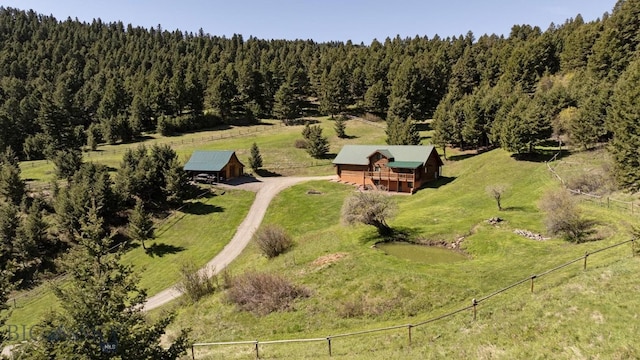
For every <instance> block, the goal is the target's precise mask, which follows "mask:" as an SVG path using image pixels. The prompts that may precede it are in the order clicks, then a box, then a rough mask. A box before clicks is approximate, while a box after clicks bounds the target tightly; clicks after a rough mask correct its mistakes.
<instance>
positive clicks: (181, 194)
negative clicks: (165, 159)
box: [162, 158, 189, 207]
mask: <svg viewBox="0 0 640 360" xmlns="http://www.w3.org/2000/svg"><path fill="white" fill-rule="evenodd" d="M165 171H166V174H167V175H166V176H165V183H164V186H163V187H162V190H163V191H164V193H165V194H166V199H167V203H168V204H170V205H172V206H176V207H177V206H180V205H182V202H183V201H184V199H186V198H187V192H188V188H187V185H188V183H189V179H188V176H187V172H186V171H184V169H183V167H182V164H181V163H180V162H179V161H178V159H177V158H173V159H171V160H170V161H169V165H168V169H167V170H165Z"/></svg>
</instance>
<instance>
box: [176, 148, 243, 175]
mask: <svg viewBox="0 0 640 360" xmlns="http://www.w3.org/2000/svg"><path fill="white" fill-rule="evenodd" d="M233 154H234V152H233V151H230V150H220V151H194V152H193V154H191V158H190V159H189V161H188V162H187V163H186V164H185V165H184V170H185V171H202V172H206V171H220V170H222V168H224V167H225V165H227V164H228V163H229V160H231V156H233Z"/></svg>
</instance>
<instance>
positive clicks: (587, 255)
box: [582, 251, 589, 270]
mask: <svg viewBox="0 0 640 360" xmlns="http://www.w3.org/2000/svg"><path fill="white" fill-rule="evenodd" d="M588 257H589V253H588V252H586V251H585V253H584V267H583V269H582V270H587V258H588Z"/></svg>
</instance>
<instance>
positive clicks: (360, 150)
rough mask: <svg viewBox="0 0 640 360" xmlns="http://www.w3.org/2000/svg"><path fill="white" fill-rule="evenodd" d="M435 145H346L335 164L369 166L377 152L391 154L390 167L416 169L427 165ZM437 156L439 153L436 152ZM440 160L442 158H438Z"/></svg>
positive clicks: (334, 161)
mask: <svg viewBox="0 0 640 360" xmlns="http://www.w3.org/2000/svg"><path fill="white" fill-rule="evenodd" d="M435 151H436V150H435V148H434V147H433V145H426V146H423V145H345V146H344V147H343V148H342V149H341V150H340V152H339V153H338V156H336V158H335V159H334V160H333V163H334V164H336V165H338V164H340V165H369V157H370V156H371V155H373V154H374V153H376V152H379V153H381V154H385V156H387V155H386V154H390V155H391V156H387V158H391V159H393V161H392V162H390V163H389V165H388V166H390V167H391V165H392V164H396V166H393V167H396V168H400V167H403V166H400V165H407V166H408V167H406V168H409V169H415V168H417V167H418V166H420V165H421V164H426V162H427V160H428V159H429V156H431V153H432V152H435ZM436 155H437V152H436ZM438 159H440V157H439V156H438Z"/></svg>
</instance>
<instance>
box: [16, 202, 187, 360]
mask: <svg viewBox="0 0 640 360" xmlns="http://www.w3.org/2000/svg"><path fill="white" fill-rule="evenodd" d="M87 219H88V220H87V221H86V222H85V223H83V226H82V231H81V237H80V239H79V241H80V244H81V245H80V246H79V247H78V248H77V249H76V250H74V251H73V252H72V254H71V256H69V260H68V261H67V263H66V270H67V274H68V280H67V281H65V283H64V285H59V286H56V287H54V293H55V295H56V297H57V298H58V300H59V303H60V304H61V308H60V310H58V311H55V312H53V313H52V314H50V315H48V316H47V318H46V319H45V320H44V321H43V322H42V323H41V324H40V326H39V329H40V330H41V332H40V334H39V339H37V340H32V341H31V342H29V343H27V344H24V345H23V347H22V349H24V352H25V353H26V354H25V355H26V356H27V357H28V358H29V359H35V360H39V359H51V358H66V359H106V358H113V357H117V358H120V359H149V360H152V359H177V358H178V357H179V356H180V355H182V354H184V353H185V351H186V347H187V344H188V336H187V334H188V331H187V330H183V331H181V333H180V335H178V337H177V338H176V339H175V340H174V341H173V344H172V345H171V346H170V347H169V348H168V349H164V348H163V347H162V346H161V345H160V337H161V336H162V335H163V334H164V333H165V329H166V327H167V326H168V325H169V324H170V323H171V322H172V320H173V316H172V315H169V316H163V317H162V318H161V319H160V320H158V321H156V322H154V323H149V322H148V321H147V320H146V319H145V316H144V313H143V309H142V308H143V305H144V302H145V299H146V293H145V291H144V290H142V289H140V287H139V285H138V278H137V276H136V275H135V274H134V272H133V270H132V267H131V266H127V265H123V264H122V263H120V257H121V255H122V250H116V251H115V252H110V251H109V245H110V244H111V241H110V239H109V237H105V236H104V232H103V231H102V229H103V225H102V219H101V218H100V217H99V216H97V211H96V209H95V207H92V208H90V209H89V214H88V217H87Z"/></svg>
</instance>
